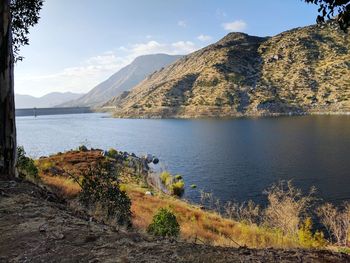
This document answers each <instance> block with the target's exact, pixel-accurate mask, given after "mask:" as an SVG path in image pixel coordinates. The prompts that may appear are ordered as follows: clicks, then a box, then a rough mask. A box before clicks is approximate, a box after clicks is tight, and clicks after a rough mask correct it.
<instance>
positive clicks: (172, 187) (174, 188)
mask: <svg viewBox="0 0 350 263" xmlns="http://www.w3.org/2000/svg"><path fill="white" fill-rule="evenodd" d="M160 180H161V182H162V183H163V184H164V186H165V187H166V188H167V189H168V190H169V191H170V192H171V194H172V195H177V196H181V195H182V194H183V193H184V191H185V182H184V181H183V180H182V176H181V175H179V174H178V175H175V176H172V175H171V174H170V173H169V172H167V171H164V172H162V173H161V174H160Z"/></svg>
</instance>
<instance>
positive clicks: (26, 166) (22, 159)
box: [17, 146, 38, 180]
mask: <svg viewBox="0 0 350 263" xmlns="http://www.w3.org/2000/svg"><path fill="white" fill-rule="evenodd" d="M17 170H18V173H19V175H20V176H21V177H26V178H27V179H34V180H37V179H38V168H37V167H36V166H35V164H34V160H33V159H31V158H29V157H27V156H26V152H25V150H24V148H23V146H18V147H17Z"/></svg>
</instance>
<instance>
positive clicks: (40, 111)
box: [16, 107, 94, 117]
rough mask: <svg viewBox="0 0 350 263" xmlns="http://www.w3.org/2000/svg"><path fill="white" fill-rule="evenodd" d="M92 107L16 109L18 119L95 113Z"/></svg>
mask: <svg viewBox="0 0 350 263" xmlns="http://www.w3.org/2000/svg"><path fill="white" fill-rule="evenodd" d="M93 112H94V111H93V110H92V109H91V108H90V107H65V108H29V109H16V117H25V116H34V117H35V116H40V115H62V114H83V113H93Z"/></svg>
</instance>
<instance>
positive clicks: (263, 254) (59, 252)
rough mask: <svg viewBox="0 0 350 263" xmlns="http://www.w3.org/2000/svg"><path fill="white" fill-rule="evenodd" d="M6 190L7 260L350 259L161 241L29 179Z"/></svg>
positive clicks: (0, 203) (1, 240)
mask: <svg viewBox="0 0 350 263" xmlns="http://www.w3.org/2000/svg"><path fill="white" fill-rule="evenodd" d="M0 189H1V191H0V211H1V216H0V228H1V237H0V261H1V262H329V263H331V262H332V263H337V262H339V263H340V262H350V257H349V256H348V255H345V254H340V253H334V252H330V251H319V250H302V249H292V250H279V249H272V248H269V249H248V248H246V247H240V248H224V247H214V246H209V245H200V244H189V243H185V242H181V241H175V240H167V239H163V240H161V239H157V238H153V237H151V236H147V235H145V234H141V233H137V232H135V231H125V230H123V229H119V230H118V229H115V228H113V227H109V226H107V225H105V224H103V223H98V222H95V221H94V220H92V221H91V220H89V219H88V217H84V216H83V215H79V214H76V213H74V212H72V211H71V210H70V209H68V208H67V206H66V205H65V204H64V203H62V202H59V201H60V200H57V198H55V196H54V195H53V194H52V193H50V192H47V191H44V190H43V189H41V188H39V187H37V186H35V185H33V184H31V183H28V182H16V181H0Z"/></svg>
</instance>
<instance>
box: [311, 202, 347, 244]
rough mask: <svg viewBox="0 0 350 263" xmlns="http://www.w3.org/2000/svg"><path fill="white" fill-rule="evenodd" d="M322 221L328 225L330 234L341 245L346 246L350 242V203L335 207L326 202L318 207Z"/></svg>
mask: <svg viewBox="0 0 350 263" xmlns="http://www.w3.org/2000/svg"><path fill="white" fill-rule="evenodd" d="M318 214H319V216H320V219H321V223H322V224H323V225H324V226H325V227H326V229H327V231H328V234H329V236H330V237H331V238H332V240H334V241H335V243H336V244H337V245H339V246H346V245H347V244H349V242H350V203H344V204H343V206H342V207H339V208H337V207H335V206H334V205H333V204H330V203H326V204H324V205H322V206H321V207H319V208H318Z"/></svg>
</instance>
